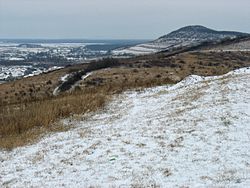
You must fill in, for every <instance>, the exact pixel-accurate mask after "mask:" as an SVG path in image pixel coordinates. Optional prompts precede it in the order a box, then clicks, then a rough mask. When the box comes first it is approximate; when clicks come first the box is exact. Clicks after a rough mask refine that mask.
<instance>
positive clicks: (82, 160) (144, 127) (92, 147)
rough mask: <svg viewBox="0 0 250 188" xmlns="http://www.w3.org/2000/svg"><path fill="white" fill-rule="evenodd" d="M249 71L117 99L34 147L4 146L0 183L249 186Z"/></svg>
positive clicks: (194, 78)
mask: <svg viewBox="0 0 250 188" xmlns="http://www.w3.org/2000/svg"><path fill="white" fill-rule="evenodd" d="M249 77H250V69H248V68H244V69H240V70H237V71H233V72H230V73H228V74H226V75H223V76H219V77H218V76H216V77H200V76H194V75H192V76H189V77H188V78H186V79H184V80H183V81H181V82H180V83H178V84H176V85H174V86H162V87H155V88H151V89H147V90H143V91H139V92H135V91H132V92H126V93H123V94H121V95H119V96H116V97H115V98H114V100H113V102H112V103H110V104H109V105H108V106H106V108H105V109H104V110H100V111H98V112H97V113H94V114H92V115H85V116H81V117H79V118H78V119H77V120H73V121H72V120H71V119H69V120H66V121H64V123H65V124H66V125H68V126H70V127H72V126H73V128H72V129H71V130H69V131H67V132H61V133H57V134H51V135H48V136H46V137H45V138H43V139H42V140H41V141H39V142H38V143H36V144H34V145H30V146H26V147H22V148H17V149H14V150H13V151H11V152H5V151H1V150H0V161H1V171H0V177H1V178H0V186H1V187H123V186H124V185H126V186H125V187H196V186H198V187H221V186H222V187H248V185H249V184H250V179H249V154H250V151H249V144H250V143H249V134H250V127H249V122H250V110H249V109H250V98H249V96H250V95H249V93H250V82H249Z"/></svg>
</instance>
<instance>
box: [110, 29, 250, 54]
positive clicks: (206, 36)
mask: <svg viewBox="0 0 250 188" xmlns="http://www.w3.org/2000/svg"><path fill="white" fill-rule="evenodd" d="M243 35H247V34H245V33H239V32H230V31H215V30H212V29H209V28H206V27H203V26H199V25H195V26H186V27H183V28H180V29H178V30H176V31H173V32H171V33H169V34H167V35H164V36H162V37H160V38H159V39H157V40H155V41H152V42H149V43H146V44H139V45H136V46H132V47H129V48H125V49H117V50H114V51H113V53H114V54H115V55H124V54H130V55H143V54H150V53H156V52H160V51H163V50H164V51H165V50H173V49H176V48H180V47H191V46H196V45H199V44H201V43H202V42H206V41H213V42H216V41H217V42H218V41H221V40H222V39H225V38H231V39H233V38H236V37H238V36H243Z"/></svg>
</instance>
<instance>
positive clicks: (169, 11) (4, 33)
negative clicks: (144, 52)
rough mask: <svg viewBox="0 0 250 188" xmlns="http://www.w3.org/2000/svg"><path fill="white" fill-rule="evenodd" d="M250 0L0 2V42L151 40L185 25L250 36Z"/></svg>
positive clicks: (25, 0) (16, 0)
mask: <svg viewBox="0 0 250 188" xmlns="http://www.w3.org/2000/svg"><path fill="white" fill-rule="evenodd" d="M249 20H250V0H0V38H84V39H154V38H157V37H159V36H161V35H163V34H166V33H168V32H170V31H172V30H174V29H178V28H179V27H182V26H186V25H191V24H192V25H194V24H195V25H196V24H199V25H204V26H207V27H211V28H213V29H219V30H237V31H243V32H250V22H249Z"/></svg>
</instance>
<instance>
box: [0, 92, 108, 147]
mask: <svg viewBox="0 0 250 188" xmlns="http://www.w3.org/2000/svg"><path fill="white" fill-rule="evenodd" d="M107 98H108V94H107V93H103V92H102V91H101V90H99V91H96V90H95V89H93V90H91V91H88V92H87V93H80V92H77V93H74V94H71V95H64V96H59V97H56V98H51V99H46V100H42V101H37V102H31V103H26V104H18V105H11V106H4V107H1V110H0V115H1V116H0V148H6V149H11V148H13V147H16V146H22V145H25V144H26V143H28V142H30V141H32V140H34V139H35V138H37V137H39V136H40V135H41V133H42V132H44V131H46V130H52V129H55V127H52V126H54V123H55V122H57V121H58V120H59V119H60V118H65V117H69V116H70V115H71V114H81V113H86V112H88V111H95V110H97V109H98V108H100V107H102V106H103V105H104V103H105V101H107ZM56 129H63V127H61V128H59V127H58V126H57V127H56Z"/></svg>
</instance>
